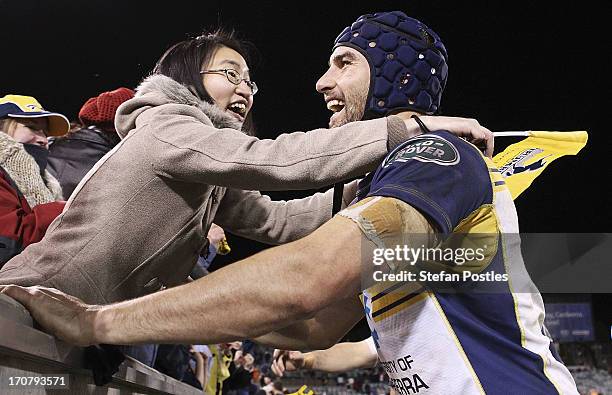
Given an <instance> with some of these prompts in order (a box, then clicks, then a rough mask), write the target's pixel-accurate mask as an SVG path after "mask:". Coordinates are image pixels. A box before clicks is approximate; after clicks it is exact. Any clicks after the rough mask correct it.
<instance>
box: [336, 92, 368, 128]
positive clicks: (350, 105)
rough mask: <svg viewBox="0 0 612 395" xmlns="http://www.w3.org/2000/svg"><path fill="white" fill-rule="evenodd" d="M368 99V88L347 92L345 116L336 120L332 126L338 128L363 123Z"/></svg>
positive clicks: (345, 96)
mask: <svg viewBox="0 0 612 395" xmlns="http://www.w3.org/2000/svg"><path fill="white" fill-rule="evenodd" d="M367 99H368V87H365V88H364V89H356V90H354V91H347V92H346V93H345V95H344V103H345V107H344V116H343V117H342V118H339V119H336V120H334V123H333V124H331V125H330V127H332V128H337V127H339V126H342V125H346V124H347V123H350V122H355V121H361V119H362V118H363V114H364V112H365V105H366V100H367Z"/></svg>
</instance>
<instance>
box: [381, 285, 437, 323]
mask: <svg viewBox="0 0 612 395" xmlns="http://www.w3.org/2000/svg"><path fill="white" fill-rule="evenodd" d="M429 295H430V292H421V293H419V294H415V295H413V296H412V294H406V295H405V297H406V300H405V301H403V302H401V303H398V304H397V305H395V306H393V307H392V308H390V309H388V310H383V309H380V310H378V311H374V312H373V313H372V319H373V320H374V322H379V321H382V320H384V319H387V318H389V317H392V316H394V315H395V314H397V313H399V312H400V311H402V310H405V309H407V308H408V307H410V306H412V305H414V304H416V303H418V302H421V301H423V300H425V299H427V298H428V297H429ZM398 301H401V298H400V299H399V300H398ZM388 306H392V304H389V305H387V307H388ZM381 311H384V312H383V313H381Z"/></svg>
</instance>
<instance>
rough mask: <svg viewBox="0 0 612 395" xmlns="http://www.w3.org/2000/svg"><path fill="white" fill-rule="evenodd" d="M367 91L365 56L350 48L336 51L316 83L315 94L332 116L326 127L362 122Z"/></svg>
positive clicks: (368, 76) (368, 74)
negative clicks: (316, 93) (320, 94)
mask: <svg viewBox="0 0 612 395" xmlns="http://www.w3.org/2000/svg"><path fill="white" fill-rule="evenodd" d="M369 88H370V65H369V64H368V61H367V59H366V58H365V56H363V55H362V54H361V53H359V51H357V50H355V49H353V48H349V47H342V46H340V47H338V48H336V49H335V50H334V52H333V53H332V54H331V56H330V58H329V69H327V71H326V72H325V74H323V75H322V76H321V78H319V80H318V81H317V92H319V93H322V94H323V97H324V99H325V102H326V103H327V108H328V109H329V110H331V111H332V112H333V113H334V114H333V115H332V116H331V118H330V119H329V127H330V128H335V127H338V126H342V125H344V124H346V123H349V122H354V121H359V120H361V118H363V113H364V111H365V105H366V99H367V98H368V89H369Z"/></svg>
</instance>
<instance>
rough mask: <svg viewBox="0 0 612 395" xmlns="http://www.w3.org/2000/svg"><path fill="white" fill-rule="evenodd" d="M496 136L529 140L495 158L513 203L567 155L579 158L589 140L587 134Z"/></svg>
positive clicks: (516, 134)
mask: <svg viewBox="0 0 612 395" xmlns="http://www.w3.org/2000/svg"><path fill="white" fill-rule="evenodd" d="M494 135H495V136H496V137H498V136H528V137H527V138H526V139H524V140H522V141H519V142H518V143H516V144H512V145H510V146H509V147H508V148H506V149H505V150H504V151H502V152H500V153H499V154H497V155H495V157H494V158H493V163H495V166H496V167H497V168H498V169H499V171H500V172H501V174H502V175H503V176H504V177H505V178H506V185H507V186H508V189H509V190H510V194H511V195H512V199H516V198H517V197H518V196H519V195H520V194H521V193H523V191H524V190H525V189H527V188H528V187H529V185H531V183H532V182H533V180H535V179H536V177H538V176H539V175H540V174H541V173H542V172H543V171H544V169H546V167H548V165H549V164H550V163H551V162H552V161H554V160H555V159H557V158H560V157H562V156H565V155H576V154H577V153H578V152H579V151H580V150H581V149H582V148H583V147H584V146H585V145H586V143H587V139H588V135H587V132H586V131H579V132H541V131H527V132H498V133H494Z"/></svg>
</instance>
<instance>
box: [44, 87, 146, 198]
mask: <svg viewBox="0 0 612 395" xmlns="http://www.w3.org/2000/svg"><path fill="white" fill-rule="evenodd" d="M133 97H134V91H133V90H131V89H128V88H119V89H115V90H114V91H110V92H104V93H101V94H100V95H99V96H97V97H92V98H90V99H89V100H87V101H86V102H85V104H84V105H83V107H82V108H81V110H80V111H79V120H80V121H81V123H82V126H81V127H80V128H78V129H77V130H71V132H70V133H69V134H68V135H67V136H65V137H63V138H58V139H55V140H54V141H53V143H52V144H51V145H50V147H49V151H50V152H49V171H50V172H51V173H52V174H53V175H54V176H55V177H57V179H58V180H59V182H60V184H61V186H62V190H63V192H64V196H65V197H66V198H68V197H70V195H72V192H73V191H74V189H75V188H76V186H77V185H78V183H79V182H80V181H81V180H82V179H83V177H84V176H85V174H87V172H88V171H89V169H91V168H92V167H93V166H94V164H96V162H97V161H98V160H100V159H101V158H102V157H103V156H104V155H106V153H107V152H108V151H110V150H111V149H112V148H113V147H114V146H115V145H117V144H118V143H119V141H121V139H120V138H119V135H118V134H117V131H116V130H115V125H114V120H115V113H116V112H117V108H118V107H119V105H121V104H122V103H123V102H125V101H127V100H129V99H131V98H133Z"/></svg>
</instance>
